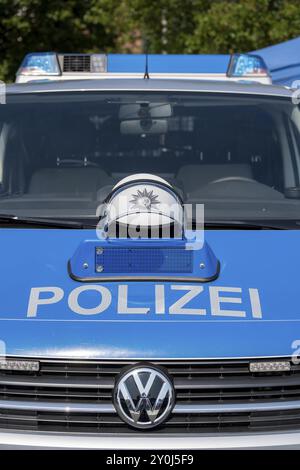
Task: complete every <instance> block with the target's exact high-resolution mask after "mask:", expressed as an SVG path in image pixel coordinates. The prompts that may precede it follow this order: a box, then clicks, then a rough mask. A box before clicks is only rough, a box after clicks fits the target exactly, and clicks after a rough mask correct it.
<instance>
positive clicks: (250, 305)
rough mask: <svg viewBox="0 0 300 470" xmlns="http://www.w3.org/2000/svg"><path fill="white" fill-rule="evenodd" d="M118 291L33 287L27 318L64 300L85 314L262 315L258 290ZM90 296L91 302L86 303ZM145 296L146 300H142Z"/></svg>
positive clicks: (124, 288)
mask: <svg viewBox="0 0 300 470" xmlns="http://www.w3.org/2000/svg"><path fill="white" fill-rule="evenodd" d="M115 287H116V290H113V291H112V290H111V289H110V288H109V287H106V286H104V285H99V284H95V285H93V284H86V285H81V286H80V287H76V288H75V289H73V290H71V291H70V292H66V291H64V290H63V289H62V288H60V287H55V286H54V287H33V288H32V289H31V291H30V296H29V302H28V309H27V317H29V318H35V317H37V316H42V315H43V314H45V313H50V314H51V313H52V312H53V313H55V312H57V311H59V310H58V308H57V307H58V305H62V302H64V303H65V305H67V306H68V309H69V310H70V311H71V312H72V313H74V314H76V315H82V316H95V315H99V316H103V315H105V313H109V312H113V313H114V314H115V315H116V316H117V317H122V316H126V315H135V316H137V315H138V316H147V315H153V314H154V315H155V316H156V318H161V317H162V316H163V315H168V316H170V317H174V318H178V317H185V316H187V315H188V316H192V317H199V318H203V317H206V316H211V317H212V318H216V317H231V318H249V317H250V318H255V319H260V318H262V317H263V313H262V306H261V299H260V294H259V291H258V289H256V288H241V287H222V286H203V285H182V284H175V285H162V284H159V285H154V286H150V287H147V291H146V293H145V296H143V295H141V292H138V294H139V295H137V288H136V287H134V286H132V285H127V284H121V285H119V286H115ZM87 297H89V301H88V302H87ZM143 298H145V301H144V300H143Z"/></svg>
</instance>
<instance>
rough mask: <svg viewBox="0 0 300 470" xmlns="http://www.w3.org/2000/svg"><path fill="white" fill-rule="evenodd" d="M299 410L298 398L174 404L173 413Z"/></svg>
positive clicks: (299, 402)
mask: <svg viewBox="0 0 300 470" xmlns="http://www.w3.org/2000/svg"><path fill="white" fill-rule="evenodd" d="M296 409H299V411H300V400H292V401H285V402H279V401H278V402H273V401H271V402H270V401H269V402H265V403H263V402H258V403H224V404H219V405H202V404H196V403H195V404H194V405H176V406H175V408H174V411H173V413H176V414H182V413H191V414H193V413H197V414H198V413H199V414H201V413H217V414H219V413H220V414H221V413H244V412H245V413H248V412H251V413H252V412H254V411H285V410H296Z"/></svg>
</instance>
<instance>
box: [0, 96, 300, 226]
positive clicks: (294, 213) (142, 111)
mask: <svg viewBox="0 0 300 470" xmlns="http://www.w3.org/2000/svg"><path fill="white" fill-rule="evenodd" d="M299 131H300V112H299V108H298V106H296V105H294V104H293V103H292V101H291V100H290V99H288V98H274V97H258V96H253V95H243V96H241V95H234V94H228V95H226V94H212V93H211V94H203V93H195V92H194V93H176V92H165V93H156V92H151V93H150V92H139V93H128V92H118V93H113V92H105V93H104V92H93V93H91V92H85V93H82V92H76V93H75V92H72V93H71V92H64V93H35V94H27V95H26V94H25V95H9V96H8V97H7V104H6V105H1V106H0V213H1V214H16V215H18V216H28V217H37V216H39V217H49V218H50V217H51V218H53V217H63V218H68V217H69V218H80V217H85V218H90V217H91V218H92V217H95V215H96V211H97V207H98V206H99V204H101V202H103V200H104V199H105V198H106V197H107V195H108V194H109V193H110V191H111V189H112V188H113V186H114V185H115V184H116V183H117V182H118V181H120V180H121V179H122V178H124V177H126V176H129V175H132V174H136V173H152V174H155V175H158V176H160V177H163V178H164V179H166V180H167V181H168V182H170V183H171V184H172V185H173V186H174V187H175V188H176V189H177V190H178V191H179V192H180V194H181V195H182V198H183V200H184V201H185V202H187V203H203V204H204V205H205V206H204V207H205V218H206V220H210V219H212V220H221V219H222V220H224V219H226V220H227V219H228V220H254V219H255V220H257V219H262V220H267V219H272V220H274V219H276V220H282V219H290V220H298V219H300V179H299V178H300V173H299V169H300V156H299V144H300V139H299Z"/></svg>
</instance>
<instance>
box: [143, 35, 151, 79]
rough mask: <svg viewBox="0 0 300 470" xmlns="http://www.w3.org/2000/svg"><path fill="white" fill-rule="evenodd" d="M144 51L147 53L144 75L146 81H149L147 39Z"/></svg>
mask: <svg viewBox="0 0 300 470" xmlns="http://www.w3.org/2000/svg"><path fill="white" fill-rule="evenodd" d="M144 51H145V73H144V80H149V78H150V75H149V62H148V55H149V54H148V41H147V39H145V40H144Z"/></svg>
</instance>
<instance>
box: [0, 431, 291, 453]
mask: <svg viewBox="0 0 300 470" xmlns="http://www.w3.org/2000/svg"><path fill="white" fill-rule="evenodd" d="M0 449H2V450H4V449H20V450H21V449H28V450H29V449H65V450H68V449H99V450H100V449H101V450H112V451H113V450H114V451H116V450H137V451H138V450H154V449H155V450H170V449H172V451H173V450H197V449H200V450H202V449H203V450H204V449H208V450H209V449H224V450H225V449H253V450H254V449H274V450H275V449H282V450H285V449H286V450H288V449H300V430H299V431H295V432H286V433H280V432H276V433H275V432H274V433H252V434H244V433H243V434H225V433H224V434H218V435H215V434H207V435H203V434H202V435H196V434H192V435H189V436H186V435H180V434H179V435H169V436H168V435H164V436H154V435H153V434H144V433H143V434H142V435H140V436H137V435H136V434H135V435H134V436H128V435H127V436H126V435H122V434H101V436H100V435H98V436H97V435H95V434H67V433H47V432H43V433H39V432H17V431H2V432H0Z"/></svg>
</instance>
